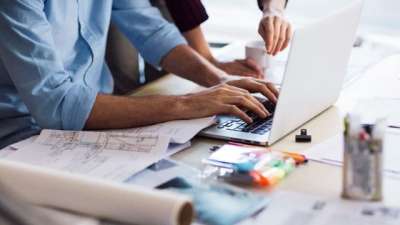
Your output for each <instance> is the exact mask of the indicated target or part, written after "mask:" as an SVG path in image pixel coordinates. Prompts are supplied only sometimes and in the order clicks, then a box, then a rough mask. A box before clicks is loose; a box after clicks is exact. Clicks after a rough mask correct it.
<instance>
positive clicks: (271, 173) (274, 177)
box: [262, 167, 285, 185]
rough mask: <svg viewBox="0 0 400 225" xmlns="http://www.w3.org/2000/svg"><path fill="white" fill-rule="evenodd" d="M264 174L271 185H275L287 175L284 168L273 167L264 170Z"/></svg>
mask: <svg viewBox="0 0 400 225" xmlns="http://www.w3.org/2000/svg"><path fill="white" fill-rule="evenodd" d="M262 176H263V177H265V178H266V179H267V180H268V182H269V184H270V185H275V184H277V183H278V182H279V181H280V180H282V179H283V178H284V177H285V171H284V170H282V169H279V168H276V167H273V168H270V169H269V170H267V171H264V172H262Z"/></svg>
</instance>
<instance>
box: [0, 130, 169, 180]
mask: <svg viewBox="0 0 400 225" xmlns="http://www.w3.org/2000/svg"><path fill="white" fill-rule="evenodd" d="M169 140H170V138H169V137H168V136H155V135H148V134H146V135H144V134H143V135H138V134H130V133H117V132H78V131H55V130H43V131H42V133H41V135H40V136H39V137H38V138H37V139H36V141H35V142H33V143H32V144H30V145H29V146H26V147H24V148H21V149H19V150H17V151H16V152H15V153H13V154H10V155H9V156H8V157H7V159H9V160H13V161H19V162H24V163H29V164H33V165H38V166H44V167H47V168H52V169H59V170H63V171H66V172H71V173H78V174H82V175H88V176H92V177H98V178H103V179H107V180H113V181H124V180H125V179H127V178H129V177H130V176H132V175H133V174H135V173H137V172H139V171H141V170H143V169H145V168H146V167H148V166H149V165H151V164H153V163H154V162H157V161H159V160H160V159H162V158H163V157H164V156H165V154H166V149H167V148H168V145H169Z"/></svg>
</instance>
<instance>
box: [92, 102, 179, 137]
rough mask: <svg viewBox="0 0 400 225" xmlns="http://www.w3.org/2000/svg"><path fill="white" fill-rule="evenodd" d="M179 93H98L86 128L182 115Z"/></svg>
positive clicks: (132, 124) (119, 126) (125, 125)
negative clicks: (139, 95)
mask: <svg viewBox="0 0 400 225" xmlns="http://www.w3.org/2000/svg"><path fill="white" fill-rule="evenodd" d="M180 98H182V97H179V96H145V97H123V96H112V95H98V96H97V98H96V101H95V103H94V106H93V108H92V111H91V113H90V115H89V118H88V119H87V121H86V125H85V129H90V130H92V129H122V128H132V127H137V126H143V125H149V124H154V123H161V122H165V121H170V120H177V119H182V118H181V117H182V115H183V107H182V105H181V102H182V101H181V100H180Z"/></svg>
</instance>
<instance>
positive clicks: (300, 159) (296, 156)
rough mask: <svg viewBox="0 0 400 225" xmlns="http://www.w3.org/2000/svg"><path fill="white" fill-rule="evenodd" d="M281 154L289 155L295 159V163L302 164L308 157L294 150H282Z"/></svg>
mask: <svg viewBox="0 0 400 225" xmlns="http://www.w3.org/2000/svg"><path fill="white" fill-rule="evenodd" d="M283 154H285V155H287V156H289V157H291V158H293V159H294V161H296V164H304V163H307V162H308V159H307V157H306V156H305V155H303V154H299V153H294V152H283Z"/></svg>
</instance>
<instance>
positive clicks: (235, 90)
mask: <svg viewBox="0 0 400 225" xmlns="http://www.w3.org/2000/svg"><path fill="white" fill-rule="evenodd" d="M226 88H227V90H226V94H228V95H246V94H250V92H249V91H248V90H246V89H244V88H242V87H236V86H233V85H229V84H228V85H227V86H226Z"/></svg>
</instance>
